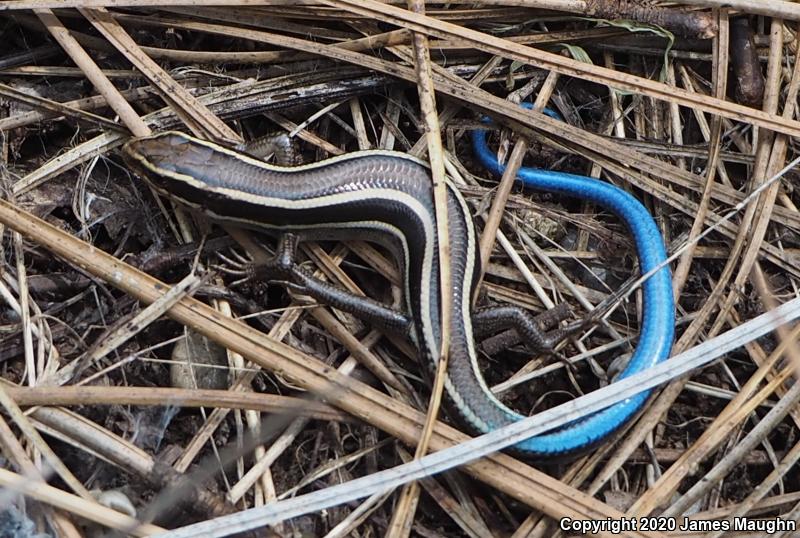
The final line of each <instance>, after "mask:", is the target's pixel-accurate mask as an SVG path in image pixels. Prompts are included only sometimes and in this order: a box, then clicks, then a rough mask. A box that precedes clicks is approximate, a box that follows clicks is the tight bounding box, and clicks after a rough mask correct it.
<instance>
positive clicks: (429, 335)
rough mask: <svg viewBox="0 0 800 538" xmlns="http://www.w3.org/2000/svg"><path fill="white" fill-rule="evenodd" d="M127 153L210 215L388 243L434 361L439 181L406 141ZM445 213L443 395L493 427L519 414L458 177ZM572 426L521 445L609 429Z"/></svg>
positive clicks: (540, 452) (581, 444)
mask: <svg viewBox="0 0 800 538" xmlns="http://www.w3.org/2000/svg"><path fill="white" fill-rule="evenodd" d="M123 154H124V156H125V159H126V161H127V163H128V164H129V165H130V166H131V167H132V168H134V170H135V171H136V172H137V173H138V174H139V175H141V176H142V177H143V178H145V179H146V180H147V181H148V182H149V183H151V184H152V185H153V187H154V188H155V189H156V190H158V191H159V192H161V193H163V194H165V195H167V196H169V197H171V198H173V199H175V200H177V201H178V202H180V203H182V204H185V205H188V206H190V207H194V208H199V209H201V210H202V211H203V212H205V213H206V214H208V215H209V216H210V217H212V218H214V219H217V220H221V221H229V222H234V223H237V224H239V225H243V226H247V227H251V228H256V229H259V230H263V231H267V232H272V233H273V234H280V233H282V232H293V233H297V234H300V235H301V236H302V237H305V238H309V239H337V240H340V239H365V240H370V241H375V242H379V243H381V244H383V245H385V246H387V247H388V248H389V249H390V250H391V251H392V252H393V253H394V254H395V256H396V257H397V260H398V262H399V263H400V265H401V270H402V275H403V279H404V285H405V290H404V292H405V301H406V306H407V310H408V312H409V313H410V314H411V317H412V319H413V321H414V325H415V330H416V334H414V335H412V339H413V340H414V343H415V344H416V346H417V348H418V349H419V352H420V355H421V356H422V357H421V358H422V362H423V364H424V365H425V366H426V368H427V369H428V371H429V372H433V371H434V370H435V364H436V358H437V357H438V350H439V347H440V342H441V322H440V319H441V315H440V297H441V289H440V280H439V270H438V267H439V260H438V255H437V245H438V242H437V238H436V226H435V216H434V206H433V192H432V183H431V180H430V177H429V171H428V169H427V168H426V167H425V165H424V164H423V163H422V162H420V161H418V160H416V159H413V158H411V157H409V156H407V155H405V154H402V153H395V152H382V151H367V152H358V153H351V154H348V155H345V156H341V157H336V158H333V159H329V160H326V161H322V162H319V163H315V164H311V165H306V166H300V167H293V168H284V167H278V166H273V165H269V164H266V163H264V162H262V161H259V160H257V159H253V158H251V157H248V156H247V155H244V154H241V153H238V152H236V151H232V150H229V149H226V148H223V147H221V146H218V145H216V144H213V143H210V142H204V141H201V140H197V139H195V138H193V137H190V136H188V135H185V134H182V133H174V132H171V133H164V134H159V135H155V136H153V137H148V138H142V139H137V140H133V141H131V142H129V143H128V144H126V146H125V147H124V149H123ZM448 218H449V222H448V225H449V233H450V243H451V246H452V247H451V258H450V264H451V271H452V281H451V289H450V290H448V293H449V294H450V297H451V298H452V308H453V309H454V311H453V313H452V315H451V320H452V321H451V327H450V338H451V345H450V350H449V357H450V362H449V367H448V372H447V377H446V380H445V393H446V399H447V403H448V406H449V409H450V410H451V411H452V412H454V413H455V414H456V415H457V417H458V418H459V419H460V421H461V422H462V423H463V424H464V425H465V426H466V427H468V429H469V430H470V431H471V432H472V433H485V432H488V431H491V430H494V429H496V428H498V427H501V426H504V425H506V424H509V423H511V422H514V421H516V420H519V419H520V418H521V416H520V415H518V414H517V413H515V412H514V411H512V410H511V409H509V408H507V407H506V406H504V405H503V404H502V403H501V402H500V401H499V400H497V399H496V398H495V397H494V396H493V395H492V394H491V392H490V391H489V389H488V387H487V386H486V383H485V381H484V380H483V377H482V375H481V373H480V371H479V369H478V363H477V355H476V350H475V346H474V342H473V337H472V324H471V312H470V307H471V298H472V297H473V292H474V288H475V286H476V285H477V282H476V279H477V276H478V275H479V274H480V271H479V255H478V252H477V248H476V232H475V226H474V223H473V221H472V218H471V216H470V213H469V210H468V207H467V205H466V203H465V201H464V199H463V198H462V197H461V195H460V194H459V193H458V191H457V190H456V189H455V188H454V187H453V186H452V185H449V186H448ZM571 428H573V426H568V427H567V428H565V429H564V430H562V431H560V432H556V433H554V434H548V435H545V436H540V437H537V438H534V439H530V440H528V441H525V442H523V443H520V444H519V445H517V446H515V449H516V450H517V451H521V452H523V453H525V454H528V455H530V456H533V457H536V458H540V457H548V456H554V455H557V456H561V455H565V454H567V453H572V452H576V451H580V450H581V449H583V448H586V447H587V446H590V445H591V444H592V443H594V442H596V441H598V440H599V439H600V437H601V436H599V435H596V434H595V433H593V432H591V431H587V432H583V433H578V435H577V439H579V441H578V442H577V443H573V444H574V446H566V445H564V444H563V443H562V442H561V440H560V439H559V438H558V436H559V435H563V432H564V431H569V430H570V429H571ZM606 433H607V432H605V433H604V434H603V436H605V435H606ZM554 436H555V437H554Z"/></svg>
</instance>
